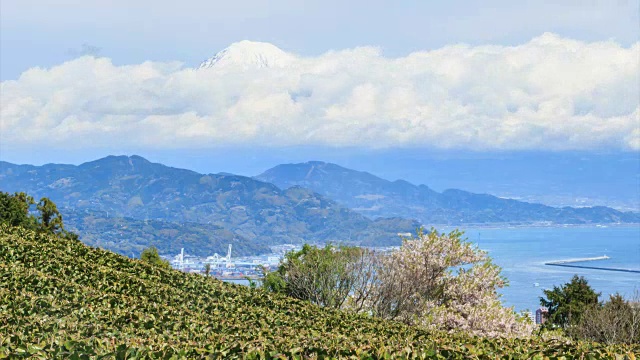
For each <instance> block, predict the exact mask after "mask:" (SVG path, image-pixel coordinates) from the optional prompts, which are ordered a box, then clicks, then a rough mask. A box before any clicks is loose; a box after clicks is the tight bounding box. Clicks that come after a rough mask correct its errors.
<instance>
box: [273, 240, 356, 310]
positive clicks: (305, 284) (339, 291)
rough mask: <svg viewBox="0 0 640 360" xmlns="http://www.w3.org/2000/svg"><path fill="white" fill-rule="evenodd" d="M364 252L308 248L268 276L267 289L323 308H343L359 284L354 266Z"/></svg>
mask: <svg viewBox="0 0 640 360" xmlns="http://www.w3.org/2000/svg"><path fill="white" fill-rule="evenodd" d="M364 251H365V250H364V249H362V248H359V247H352V246H338V247H336V246H333V245H326V246H325V247H324V248H318V247H316V246H312V245H309V244H305V245H304V246H303V247H302V249H301V250H299V251H290V252H288V253H287V254H286V255H285V258H284V260H283V261H282V263H281V264H280V266H279V267H278V269H277V270H276V271H274V272H272V273H269V274H266V276H265V279H264V281H263V287H264V288H265V289H267V290H270V291H273V292H278V293H282V294H286V295H288V296H291V297H294V298H296V299H301V300H307V301H310V302H312V303H314V304H317V305H320V306H324V307H330V308H335V309H339V308H342V307H343V305H344V304H345V302H346V301H347V298H348V297H349V295H350V293H352V291H353V290H354V285H356V283H357V275H358V274H356V273H355V271H354V270H355V269H354V267H353V266H352V265H353V264H354V263H356V262H357V260H358V259H359V258H361V256H362V253H363V252H364Z"/></svg>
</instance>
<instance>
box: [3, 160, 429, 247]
mask: <svg viewBox="0 0 640 360" xmlns="http://www.w3.org/2000/svg"><path fill="white" fill-rule="evenodd" d="M0 185H1V187H2V190H3V191H8V192H14V191H25V192H27V193H29V194H31V195H33V196H34V197H36V198H39V197H41V196H46V197H49V198H51V199H52V200H53V201H54V202H56V203H57V204H58V206H59V208H60V210H61V212H62V213H63V215H64V212H65V211H66V210H65V209H72V210H73V211H76V212H82V211H85V210H86V211H89V212H92V213H104V214H106V216H107V217H117V218H123V219H126V218H131V219H134V220H137V221H139V220H145V221H146V220H153V221H161V222H170V223H198V224H205V225H210V226H217V227H219V228H220V229H222V230H221V231H223V230H224V231H229V232H231V233H233V234H235V235H236V236H237V237H238V238H239V239H246V240H247V241H250V242H252V243H254V244H256V245H257V244H261V245H260V246H263V245H275V244H281V243H304V242H340V241H347V240H351V241H352V242H354V243H360V244H365V245H367V244H369V245H370V244H398V243H399V242H400V239H399V237H398V236H397V233H400V232H407V231H413V230H415V229H416V228H417V227H418V226H419V224H418V223H416V222H415V221H411V220H405V219H396V220H394V221H391V223H390V222H389V221H388V220H379V221H376V220H372V219H369V218H367V217H365V216H363V215H361V214H359V213H357V212H354V211H351V210H349V209H348V208H345V207H342V206H340V205H339V204H337V203H335V202H334V201H333V200H330V199H328V198H326V197H323V196H321V195H318V194H316V193H314V192H312V191H311V190H308V189H304V188H299V187H295V188H289V189H285V190H281V189H279V188H278V187H276V186H275V185H273V184H270V183H266V182H263V181H259V180H256V179H253V178H249V177H245V176H240V175H221V174H200V173H197V172H194V171H191V170H186V169H179V168H172V167H168V166H165V165H162V164H158V163H153V162H150V161H148V160H146V159H144V158H142V157H140V156H108V157H105V158H102V159H97V160H94V161H89V162H86V163H83V164H80V165H77V166H76V165H64V164H62V165H58V164H48V165H44V166H33V165H15V164H11V163H7V162H0ZM73 219H74V222H73V224H72V225H73V226H75V227H76V228H77V229H78V231H79V233H80V234H81V235H82V233H83V229H84V230H87V231H90V230H91V229H90V228H88V227H87V225H85V222H84V218H73ZM132 227H135V228H139V226H137V225H136V226H132ZM91 231H94V230H91ZM134 235H135V234H133V233H127V232H124V233H120V236H121V237H126V236H132V237H133V236H134ZM145 238H147V237H145ZM176 239H177V237H174V238H169V237H168V238H167V241H175V240H176ZM203 241H204V240H203ZM138 245H141V244H140V243H139V244H138ZM112 249H113V250H116V251H118V250H119V249H118V248H112Z"/></svg>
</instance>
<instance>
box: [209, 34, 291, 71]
mask: <svg viewBox="0 0 640 360" xmlns="http://www.w3.org/2000/svg"><path fill="white" fill-rule="evenodd" d="M293 59H294V56H293V55H290V54H287V53H286V52H284V51H282V50H280V49H279V48H278V47H277V46H275V45H273V44H269V43H264V42H255V41H248V40H243V41H240V42H236V43H233V44H231V45H230V46H229V47H228V48H226V49H224V50H222V51H220V52H219V53H217V54H215V55H214V56H213V57H211V58H209V59H207V60H205V61H203V62H202V63H201V64H200V67H199V68H200V69H208V68H224V67H236V68H241V69H245V70H246V69H255V68H267V67H270V68H273V67H276V68H283V67H287V66H288V65H289V64H290V63H291V62H292V61H293Z"/></svg>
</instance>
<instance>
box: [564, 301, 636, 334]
mask: <svg viewBox="0 0 640 360" xmlns="http://www.w3.org/2000/svg"><path fill="white" fill-rule="evenodd" d="M635 300H636V302H631V301H628V300H625V299H624V298H623V297H622V296H621V295H620V294H615V295H610V296H609V300H608V301H606V302H605V303H604V304H595V305H592V306H590V307H588V308H587V309H586V311H585V312H584V314H583V316H582V318H581V319H580V322H578V323H577V324H576V326H573V327H571V328H570V329H569V334H570V335H571V336H572V337H574V338H578V339H587V340H592V341H597V342H601V343H605V344H618V343H622V344H633V343H637V344H640V303H639V302H637V300H640V298H638V296H636V299H635Z"/></svg>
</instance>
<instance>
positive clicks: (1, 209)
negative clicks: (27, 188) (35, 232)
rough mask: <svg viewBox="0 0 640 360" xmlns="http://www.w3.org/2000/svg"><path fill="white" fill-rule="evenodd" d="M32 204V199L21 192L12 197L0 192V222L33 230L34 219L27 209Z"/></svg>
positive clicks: (33, 202)
mask: <svg viewBox="0 0 640 360" xmlns="http://www.w3.org/2000/svg"><path fill="white" fill-rule="evenodd" d="M34 204H35V201H34V200H33V198H32V197H31V196H29V195H27V194H25V193H23V192H20V193H15V194H13V195H12V194H9V193H5V192H0V222H2V223H5V224H8V225H9V226H22V227H24V228H28V229H33V228H35V227H36V219H35V218H34V217H33V216H32V215H30V214H29V209H30V208H31V206H32V205H34Z"/></svg>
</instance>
